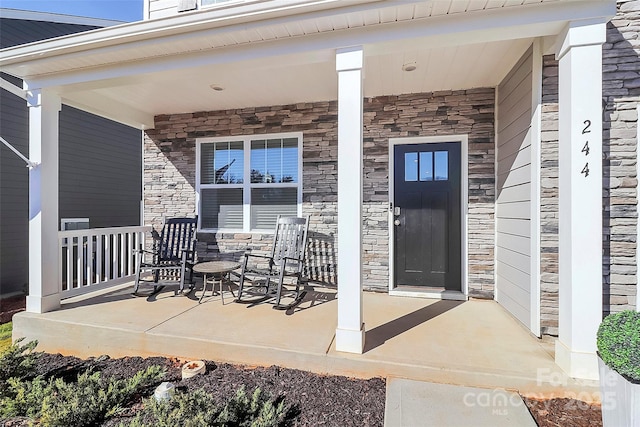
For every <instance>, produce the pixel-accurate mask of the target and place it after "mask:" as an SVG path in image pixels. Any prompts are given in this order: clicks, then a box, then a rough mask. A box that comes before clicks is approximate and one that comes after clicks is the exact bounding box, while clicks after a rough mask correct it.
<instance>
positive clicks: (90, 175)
mask: <svg viewBox="0 0 640 427" xmlns="http://www.w3.org/2000/svg"><path fill="white" fill-rule="evenodd" d="M141 144H142V135H141V131H139V130H137V129H134V128H130V127H128V126H123V125H120V124H117V123H114V122H111V121H109V120H106V119H103V118H101V117H98V116H95V115H93V114H89V113H86V112H84V111H81V110H78V109H75V108H72V107H69V106H66V105H65V106H63V108H62V111H61V112H60V217H61V218H89V223H90V225H91V228H97V227H115V226H127V225H137V224H139V223H140V200H141V199H142V189H141V179H142V172H141V165H142V163H141V162H142V152H141Z"/></svg>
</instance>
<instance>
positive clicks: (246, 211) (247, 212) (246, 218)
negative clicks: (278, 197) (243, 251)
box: [196, 132, 303, 234]
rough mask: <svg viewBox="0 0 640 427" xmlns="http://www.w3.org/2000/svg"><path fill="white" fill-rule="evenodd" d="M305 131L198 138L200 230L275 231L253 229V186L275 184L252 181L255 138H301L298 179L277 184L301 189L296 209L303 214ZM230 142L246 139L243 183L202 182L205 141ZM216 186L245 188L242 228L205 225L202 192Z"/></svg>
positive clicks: (266, 186)
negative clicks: (202, 156)
mask: <svg viewBox="0 0 640 427" xmlns="http://www.w3.org/2000/svg"><path fill="white" fill-rule="evenodd" d="M302 137H303V134H302V132H287V133H266V134H255V135H232V136H223V137H210V138H209V137H207V138H197V139H196V209H197V212H198V231H202V232H210V233H217V232H224V233H256V234H269V233H272V232H273V230H252V229H251V189H252V188H269V187H272V186H274V184H271V183H266V184H262V183H251V141H255V140H261V139H286V138H297V139H298V182H292V183H277V184H275V185H276V186H277V187H286V188H296V189H297V190H298V192H297V195H298V200H297V206H296V212H297V215H298V216H301V215H302V188H303V187H302V181H303V174H302V147H303V143H302ZM228 141H242V143H243V153H244V159H243V160H244V172H243V173H244V175H243V179H242V184H201V183H200V170H201V166H200V163H201V147H202V144H207V143H213V142H228ZM216 188H242V229H237V228H202V211H201V209H202V206H201V203H200V202H201V197H200V194H201V191H202V190H206V189H216Z"/></svg>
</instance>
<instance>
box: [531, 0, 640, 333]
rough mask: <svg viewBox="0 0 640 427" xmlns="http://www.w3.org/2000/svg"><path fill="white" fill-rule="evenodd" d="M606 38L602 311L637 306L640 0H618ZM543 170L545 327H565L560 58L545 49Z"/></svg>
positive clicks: (549, 329)
mask: <svg viewBox="0 0 640 427" xmlns="http://www.w3.org/2000/svg"><path fill="white" fill-rule="evenodd" d="M617 8H618V12H617V14H616V16H615V18H613V19H612V20H611V22H610V23H609V24H608V25H607V42H606V43H605V44H604V45H603V52H602V62H603V64H602V65H603V69H602V71H603V89H602V92H603V103H606V106H605V111H604V115H603V152H604V160H603V175H604V176H603V199H602V206H603V249H604V256H603V314H607V313H609V312H617V311H621V310H624V309H633V308H635V299H636V292H637V286H636V283H637V280H638V279H637V266H636V262H637V260H636V257H635V253H636V245H637V242H636V236H637V235H636V233H637V226H638V196H637V186H638V177H637V176H636V161H637V141H636V136H637V125H638V117H637V113H636V107H637V105H638V101H640V58H639V53H640V37H639V33H638V29H639V27H638V24H639V23H640V22H639V21H640V1H638V0H633V1H626V2H618V4H617ZM543 64H544V65H543V66H544V68H543V91H542V93H543V97H542V163H541V165H542V170H541V178H542V179H541V192H540V194H541V224H540V225H541V252H542V254H541V273H542V274H541V282H542V283H541V311H542V331H543V333H545V334H551V335H557V333H558V330H557V327H558V199H557V198H558V62H557V61H556V60H555V59H554V57H553V55H549V56H545V57H544V63H543Z"/></svg>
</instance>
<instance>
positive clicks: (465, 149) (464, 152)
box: [387, 135, 469, 300]
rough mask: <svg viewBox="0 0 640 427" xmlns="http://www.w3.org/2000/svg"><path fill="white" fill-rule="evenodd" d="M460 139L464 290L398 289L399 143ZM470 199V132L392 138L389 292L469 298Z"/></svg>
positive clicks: (390, 293)
mask: <svg viewBox="0 0 640 427" xmlns="http://www.w3.org/2000/svg"><path fill="white" fill-rule="evenodd" d="M446 142H452V143H456V142H457V143H460V187H461V188H460V198H461V200H460V210H461V212H460V222H461V224H460V236H461V239H462V242H461V245H460V249H461V250H460V257H461V259H460V276H461V277H460V280H461V285H462V286H461V289H462V291H461V292H457V291H434V290H429V289H425V290H424V291H422V290H416V291H414V290H411V291H405V290H398V289H396V287H395V284H394V282H395V280H394V279H395V236H394V226H393V209H392V206H393V199H394V185H395V182H394V162H395V155H394V152H395V147H396V145H405V144H437V143H446ZM468 203H469V136H468V135H446V136H416V137H405V138H389V209H388V212H387V215H388V224H389V295H395V296H409V297H418V298H436V299H453V300H467V299H468V295H469V280H468V279H469V275H468V269H469V256H468V240H469V239H468V218H467V217H468Z"/></svg>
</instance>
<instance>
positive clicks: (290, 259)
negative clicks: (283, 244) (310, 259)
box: [280, 256, 304, 262]
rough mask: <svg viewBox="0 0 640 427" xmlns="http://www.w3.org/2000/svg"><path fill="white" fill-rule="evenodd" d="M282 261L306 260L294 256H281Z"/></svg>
mask: <svg viewBox="0 0 640 427" xmlns="http://www.w3.org/2000/svg"><path fill="white" fill-rule="evenodd" d="M280 261H285V262H286V261H298V262H304V258H294V257H291V256H285V257H282V258H280Z"/></svg>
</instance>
